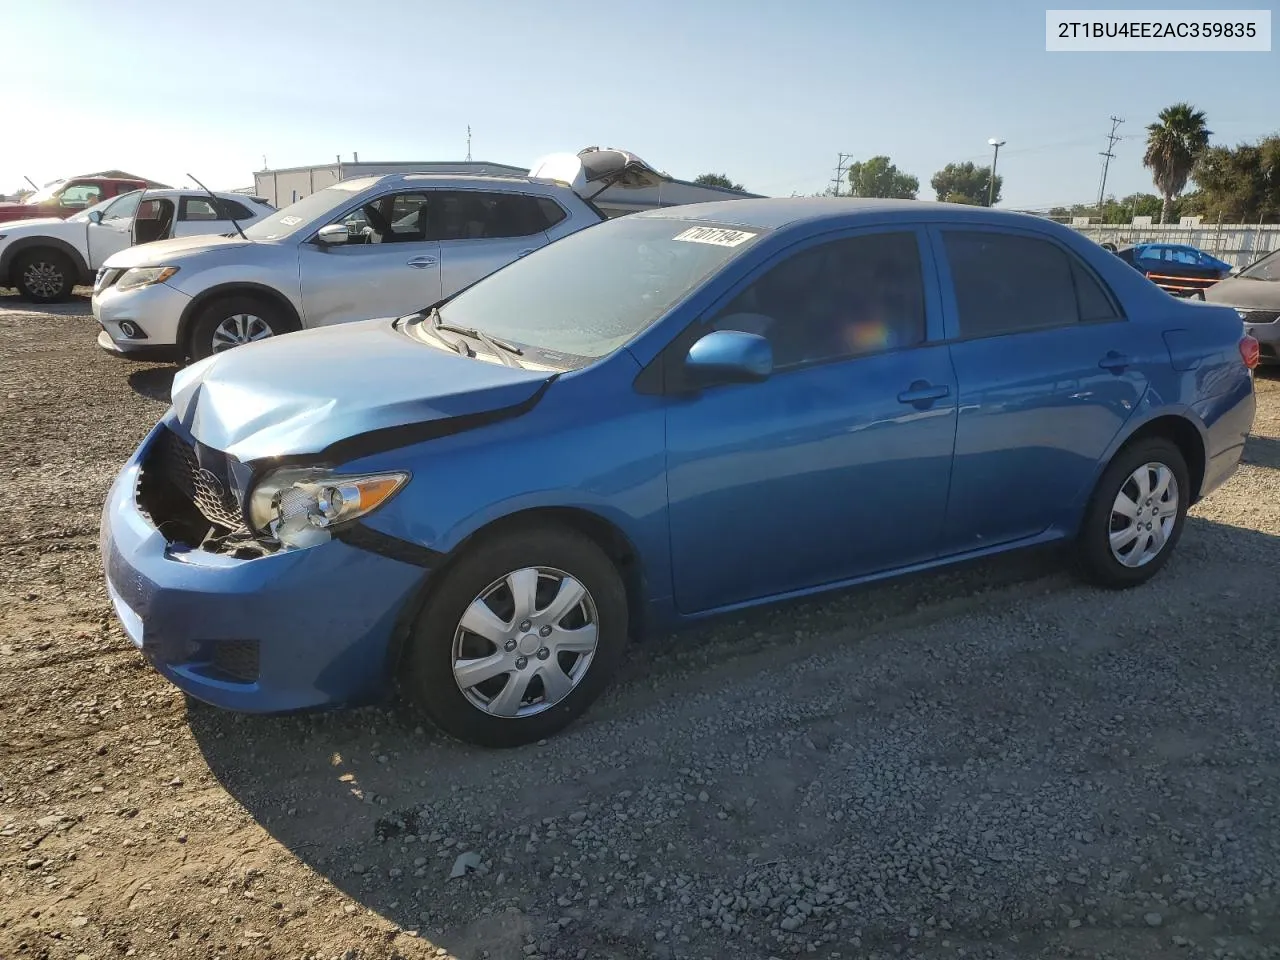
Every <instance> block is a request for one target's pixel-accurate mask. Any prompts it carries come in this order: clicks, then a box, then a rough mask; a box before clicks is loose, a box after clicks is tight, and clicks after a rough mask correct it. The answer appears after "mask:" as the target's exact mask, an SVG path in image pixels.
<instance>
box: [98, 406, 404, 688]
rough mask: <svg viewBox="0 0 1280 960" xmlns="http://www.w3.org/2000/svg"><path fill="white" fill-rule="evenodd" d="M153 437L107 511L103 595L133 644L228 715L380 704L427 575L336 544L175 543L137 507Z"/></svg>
mask: <svg viewBox="0 0 1280 960" xmlns="http://www.w3.org/2000/svg"><path fill="white" fill-rule="evenodd" d="M155 436H156V432H155V431H153V432H152V434H151V435H150V436H148V438H147V440H146V441H144V442H143V444H142V446H141V447H139V451H138V453H135V454H134V456H133V457H132V458H131V459H130V460H129V462H128V464H127V465H126V466H125V468H124V470H123V471H121V473H120V476H119V477H118V478H117V479H116V482H115V484H114V485H113V486H112V488H111V492H110V494H109V495H108V497H107V502H106V505H105V506H104V508H103V514H102V531H101V549H102V561H103V566H104V568H105V573H106V585H107V593H108V595H109V596H110V598H111V601H112V604H113V605H114V607H115V609H116V613H117V616H118V617H119V618H120V622H121V624H122V626H123V627H124V629H125V632H126V633H127V634H128V635H129V638H130V639H131V640H132V641H133V644H134V646H136V647H137V648H138V649H139V650H140V651H141V652H142V653H143V654H144V655H145V656H146V657H147V659H148V660H150V662H151V663H152V665H153V666H154V667H155V668H156V670H157V671H159V672H160V673H161V674H162V675H163V676H165V677H166V678H167V679H168V680H170V681H171V682H172V683H174V684H175V685H176V686H178V687H179V688H181V689H182V690H183V691H185V692H186V693H188V694H190V695H191V696H193V697H195V698H197V699H199V700H203V701H205V702H207V703H210V704H213V705H215V706H218V707H224V708H228V709H232V710H240V711H245V712H252V713H281V712H289V711H294V710H302V709H313V708H318V707H328V706H338V705H342V704H348V703H360V702H367V701H370V700H373V699H376V698H377V697H379V696H381V695H382V694H383V693H384V692H385V691H386V688H387V681H388V678H389V670H388V667H389V664H388V654H389V650H390V643H391V638H392V635H393V632H394V629H395V625H396V622H397V618H398V617H399V615H400V614H401V612H402V610H403V609H404V607H405V605H406V603H408V602H409V600H410V598H411V597H412V596H413V594H414V592H415V591H416V590H417V588H418V586H419V584H420V583H421V581H422V578H423V575H424V571H423V569H422V568H421V567H417V566H413V565H412V564H408V563H404V562H401V561H398V560H394V559H391V558H389V557H385V556H381V555H379V554H375V553H372V552H369V551H366V550H362V549H359V548H357V547H353V546H350V545H348V544H346V543H342V542H340V541H337V540H334V541H330V542H328V543H325V544H322V545H320V546H317V547H313V548H310V549H304V550H290V551H283V552H281V553H277V554H273V555H271V556H266V557H259V558H255V559H251V560H242V559H236V558H233V557H227V556H222V555H218V554H212V553H206V552H204V551H200V550H190V549H186V548H184V547H180V546H176V545H173V544H170V543H168V542H166V540H165V537H164V535H163V534H161V533H160V531H158V530H157V529H156V528H155V527H154V526H152V525H151V522H150V520H149V519H148V518H147V517H146V516H145V515H144V514H143V513H142V512H141V511H140V510H139V509H138V507H137V504H136V503H135V500H134V487H135V484H136V482H137V476H138V469H139V460H140V456H141V454H142V453H143V452H144V451H145V450H146V448H147V446H148V444H149V443H150V442H151V441H152V439H153V438H154V437H155Z"/></svg>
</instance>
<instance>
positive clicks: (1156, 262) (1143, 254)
mask: <svg viewBox="0 0 1280 960" xmlns="http://www.w3.org/2000/svg"><path fill="white" fill-rule="evenodd" d="M1115 253H1116V256H1118V257H1119V258H1120V259H1121V260H1123V261H1124V262H1125V263H1127V264H1129V266H1131V267H1133V268H1134V269H1135V270H1137V271H1138V272H1139V273H1141V274H1144V275H1145V276H1146V278H1147V279H1148V280H1150V281H1151V282H1152V283H1154V284H1155V285H1156V286H1158V287H1160V289H1162V290H1164V291H1166V292H1167V293H1171V294H1173V295H1174V296H1175V297H1199V298H1200V299H1201V300H1203V299H1204V292H1205V290H1207V289H1208V288H1209V287H1211V286H1213V285H1214V284H1215V283H1217V282H1218V281H1219V280H1222V279H1224V278H1226V277H1228V276H1230V275H1231V264H1229V263H1226V262H1224V261H1222V260H1219V259H1218V258H1217V257H1215V256H1213V255H1212V254H1208V253H1205V252H1204V251H1203V250H1199V249H1197V248H1195V247H1193V246H1190V245H1188V244H1185V243H1139V244H1135V245H1134V246H1132V247H1121V248H1120V249H1119V250H1117V251H1115Z"/></svg>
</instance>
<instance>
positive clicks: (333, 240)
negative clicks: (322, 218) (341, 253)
mask: <svg viewBox="0 0 1280 960" xmlns="http://www.w3.org/2000/svg"><path fill="white" fill-rule="evenodd" d="M316 239H317V240H319V241H320V242H321V243H323V244H325V245H327V246H334V245H336V244H341V243H346V242H347V241H348V240H350V239H351V234H350V233H349V232H348V230H347V225H346V224H345V223H331V224H329V225H328V226H327V227H321V228H320V230H319V231H318V232H317V233H316Z"/></svg>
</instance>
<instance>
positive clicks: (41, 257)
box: [13, 250, 76, 303]
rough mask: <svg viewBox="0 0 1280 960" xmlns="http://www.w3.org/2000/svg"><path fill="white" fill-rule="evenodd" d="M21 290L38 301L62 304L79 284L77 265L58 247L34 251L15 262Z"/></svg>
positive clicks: (23, 293)
mask: <svg viewBox="0 0 1280 960" xmlns="http://www.w3.org/2000/svg"><path fill="white" fill-rule="evenodd" d="M13 266H14V269H13V273H14V277H15V279H16V281H17V282H16V284H15V286H17V288H18V292H19V293H21V294H22V295H23V296H24V297H25V298H26V299H28V300H33V301H35V302H36V303H62V302H63V301H64V300H67V299H70V297H71V290H72V288H73V287H74V286H75V283H76V269H75V264H73V263H72V262H71V258H70V257H68V256H67V255H66V254H64V253H60V252H58V251H57V250H32V251H30V252H29V253H21V254H19V255H18V257H17V259H16V262H15V263H14V265H13Z"/></svg>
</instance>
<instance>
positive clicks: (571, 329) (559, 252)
mask: <svg viewBox="0 0 1280 960" xmlns="http://www.w3.org/2000/svg"><path fill="white" fill-rule="evenodd" d="M762 233H763V231H762V230H760V229H758V228H751V229H747V230H743V229H738V228H735V227H725V226H721V225H718V224H692V223H690V222H689V221H687V220H668V219H660V218H650V217H619V218H617V219H615V220H610V221H608V222H606V223H602V224H600V225H599V226H594V227H588V228H586V229H585V230H580V231H579V232H577V233H573V234H570V235H569V236H567V237H565V238H564V239H563V240H558V241H556V242H555V243H552V244H549V245H548V246H546V247H544V248H543V249H541V250H539V251H538V252H537V253H535V254H534V255H532V256H530V257H528V258H526V259H523V260H517V261H516V262H515V263H513V264H511V265H510V266H509V267H505V268H503V269H502V270H499V271H498V272H497V273H494V274H492V275H491V276H489V277H486V278H485V279H484V280H482V281H480V282H479V283H477V284H476V285H475V286H472V287H470V288H468V289H466V290H464V291H463V292H462V293H460V294H458V295H457V296H456V297H454V298H453V299H452V300H450V301H449V302H448V303H446V304H445V305H444V306H443V307H441V308H440V318H441V320H442V321H443V322H444V323H448V324H453V325H457V326H465V327H472V328H475V329H477V330H480V331H482V332H484V333H486V334H488V335H489V336H491V337H498V338H501V339H503V340H509V341H514V342H516V343H520V344H526V345H528V346H531V347H536V348H538V349H541V350H544V351H548V352H551V353H566V354H572V355H574V356H578V357H585V358H589V359H596V358H598V357H603V356H605V355H606V354H608V353H612V352H613V351H614V350H616V349H618V348H619V347H621V346H622V345H623V344H625V343H626V342H627V341H629V340H631V339H632V338H634V337H635V336H636V335H637V334H639V333H641V332H642V331H643V330H645V329H646V328H647V327H648V326H649V325H650V324H652V323H654V322H655V321H656V320H658V319H659V318H660V317H661V316H662V315H663V314H664V313H666V312H667V311H668V310H669V309H670V308H671V307H672V306H674V305H675V304H676V303H677V302H679V301H680V300H681V299H683V298H684V297H685V296H686V295H687V294H688V293H689V292H690V291H692V290H693V288H694V287H696V286H697V285H698V284H699V283H701V282H702V281H703V280H704V279H706V278H707V277H708V276H710V275H711V274H712V273H714V272H715V271H717V270H718V269H720V268H721V267H723V266H724V265H725V264H726V263H728V262H729V261H730V260H731V259H733V258H734V257H735V256H737V255H738V254H740V253H741V252H742V251H744V250H746V249H748V248H749V247H750V246H751V244H752V243H753V242H755V240H756V239H757V238H758V237H759V236H760V235H761V234H762Z"/></svg>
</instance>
